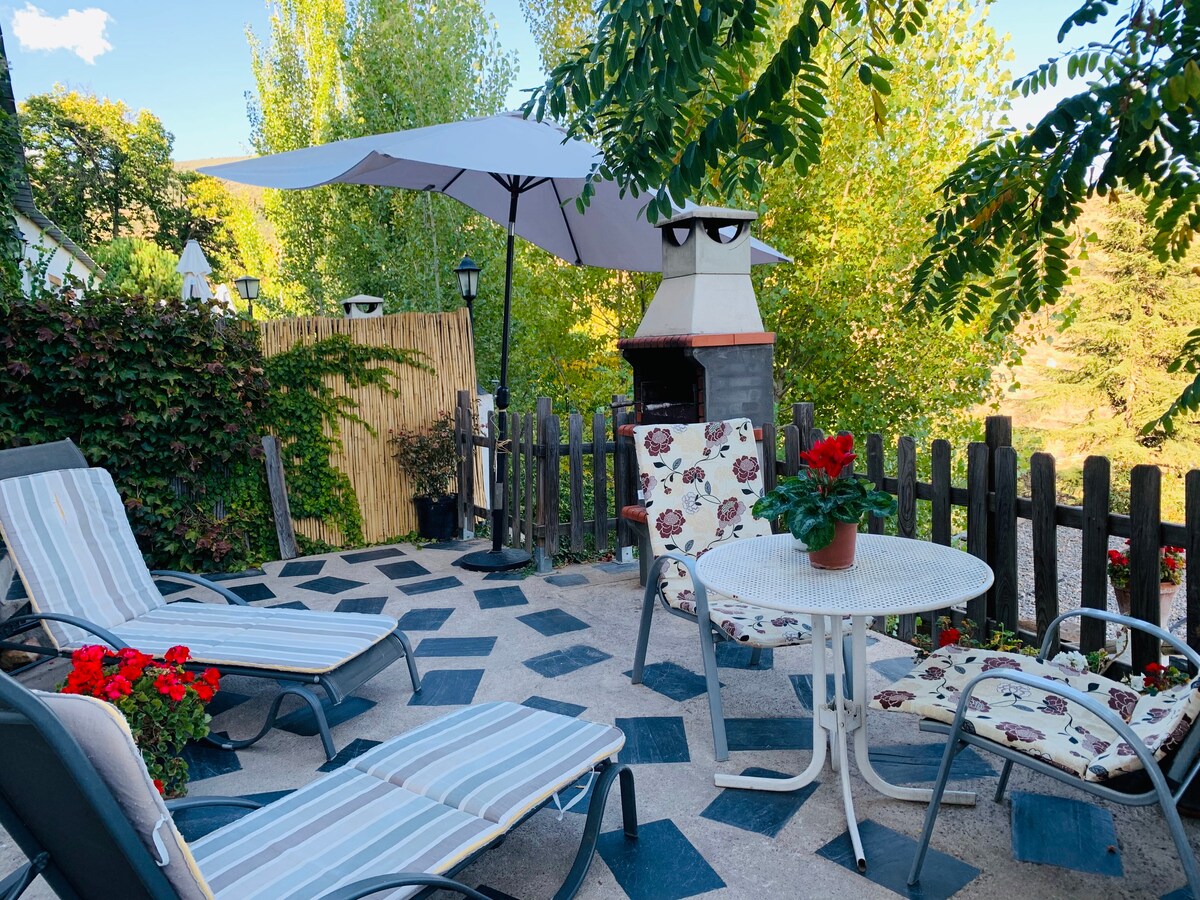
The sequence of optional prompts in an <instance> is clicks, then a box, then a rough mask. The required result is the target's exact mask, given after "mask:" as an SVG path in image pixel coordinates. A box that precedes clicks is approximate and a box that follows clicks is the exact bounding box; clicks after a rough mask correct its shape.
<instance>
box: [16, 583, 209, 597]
mask: <svg viewBox="0 0 1200 900" xmlns="http://www.w3.org/2000/svg"><path fill="white" fill-rule="evenodd" d="M14 583H15V582H14ZM154 586H155V587H156V588H158V592H159V593H160V594H162V595H163V596H164V597H170V596H171V595H172V594H178V593H179V592H180V591H186V590H187V589H188V588H189V587H192V586H193V585H189V584H184V583H183V582H182V581H166V580H165V579H164V580H160V581H156V582H154ZM7 599H9V600H16V599H17V598H16V597H8V598H7Z"/></svg>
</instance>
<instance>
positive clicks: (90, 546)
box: [0, 469, 165, 647]
mask: <svg viewBox="0 0 1200 900" xmlns="http://www.w3.org/2000/svg"><path fill="white" fill-rule="evenodd" d="M0 535H2V536H3V538H4V540H5V542H6V543H7V544H8V546H9V550H10V552H11V553H12V557H13V561H14V562H15V563H16V567H17V571H18V572H19V573H20V575H21V579H22V580H23V581H24V582H25V588H26V590H27V591H28V592H29V596H30V599H31V601H32V603H33V608H34V610H35V611H37V612H42V613H65V614H67V615H72V616H79V617H80V618H83V619H87V620H88V621H89V622H94V623H95V624H97V625H100V626H101V627H104V628H110V629H111V628H113V627H114V626H116V625H120V624H121V623H122V622H127V621H129V620H130V619H133V618H136V617H137V616H140V615H142V614H143V613H147V612H149V611H150V610H153V609H158V608H159V607H161V606H163V605H165V601H164V600H163V598H162V595H161V594H160V593H159V591H158V588H156V587H155V586H154V581H153V580H152V579H151V578H150V572H149V571H148V570H147V569H146V562H145V560H143V559H142V553H141V551H140V550H138V546H137V542H136V541H135V540H134V538H133V531H132V529H130V527H129V520H128V519H127V518H126V516H125V507H124V505H123V504H122V503H121V497H120V495H118V494H117V490H116V488H115V487H114V486H113V481H112V476H110V475H109V474H108V472H106V471H104V470H103V469H61V470H59V471H56V472H43V473H41V474H38V475H25V476H23V477H20V478H8V479H5V480H4V481H0ZM47 629H48V630H49V632H50V636H51V638H52V639H53V640H54V642H55V643H56V644H57V645H58V646H59V647H67V646H71V645H77V644H80V643H86V642H87V641H88V639H89V638H88V635H87V632H85V631H83V630H82V629H80V628H76V627H75V626H73V625H66V624H63V623H61V622H50V623H47Z"/></svg>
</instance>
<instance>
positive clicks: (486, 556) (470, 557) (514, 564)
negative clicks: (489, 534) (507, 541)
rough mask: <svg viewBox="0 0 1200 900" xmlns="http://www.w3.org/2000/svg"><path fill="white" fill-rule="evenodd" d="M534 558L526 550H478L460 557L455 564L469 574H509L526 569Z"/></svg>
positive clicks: (506, 548) (503, 548) (502, 548)
mask: <svg viewBox="0 0 1200 900" xmlns="http://www.w3.org/2000/svg"><path fill="white" fill-rule="evenodd" d="M532 558H533V557H531V556H530V555H529V554H528V553H526V552H525V551H524V550H517V549H515V548H513V547H501V548H500V549H499V550H476V551H475V552H474V553H468V554H466V555H465V556H460V557H459V558H458V559H457V560H456V561H455V563H454V564H455V565H456V566H462V567H463V568H464V569H466V570H467V571H469V572H508V571H511V570H512V569H523V568H525V567H526V566H527V565H529V563H530V560H531V559H532Z"/></svg>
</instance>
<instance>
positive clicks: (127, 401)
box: [0, 291, 273, 570]
mask: <svg viewBox="0 0 1200 900" xmlns="http://www.w3.org/2000/svg"><path fill="white" fill-rule="evenodd" d="M0 360H3V366H4V369H3V375H4V378H3V379H0V446H11V445H20V444H34V443H41V442H43V441H55V440H61V439H63V438H71V439H72V440H73V441H75V443H76V444H78V445H79V448H80V450H81V451H82V452H83V455H84V456H85V457H86V458H87V460H88V462H89V463H91V464H92V465H94V466H101V467H103V468H105V469H108V471H109V472H111V473H112V476H113V479H114V480H115V481H116V484H117V489H118V490H119V491H120V492H121V496H122V497H123V498H124V499H125V505H126V508H127V509H128V511H129V518H130V521H131V523H132V525H133V530H134V533H135V534H136V535H137V539H138V542H139V544H140V546H141V548H142V550H143V552H144V553H145V554H146V557H147V559H148V560H149V562H150V563H151V565H154V566H162V567H181V568H187V569H192V570H197V569H199V570H204V569H212V568H214V567H220V568H231V567H233V566H236V565H237V564H239V563H240V562H242V561H244V560H246V559H261V558H263V557H264V556H268V555H270V553H269V551H270V549H271V547H270V543H266V544H264V542H273V534H272V532H271V530H270V521H271V519H270V507H269V504H268V500H267V498H266V490H265V485H264V484H263V475H262V466H261V464H260V463H258V462H257V461H256V460H257V458H258V457H261V453H262V451H261V446H260V444H259V425H258V423H259V422H260V420H261V419H262V417H263V415H264V412H265V409H266V407H267V404H268V402H269V395H268V384H267V380H266V378H265V377H264V374H263V359H262V352H261V349H260V347H259V341H258V331H257V329H255V328H254V327H253V326H249V325H247V324H245V323H243V322H242V321H240V320H236V319H228V318H225V317H222V316H218V315H214V314H213V313H212V311H211V308H210V306H209V305H206V304H203V303H199V302H194V301H184V300H180V299H177V298H171V299H166V300H163V301H155V302H151V301H146V300H141V299H117V298H113V297H109V296H104V295H102V294H99V293H97V294H85V295H82V296H80V295H76V294H74V293H73V292H71V291H64V292H62V293H60V294H46V293H44V292H39V294H38V295H37V296H36V297H35V298H34V299H28V298H23V297H16V298H13V297H0Z"/></svg>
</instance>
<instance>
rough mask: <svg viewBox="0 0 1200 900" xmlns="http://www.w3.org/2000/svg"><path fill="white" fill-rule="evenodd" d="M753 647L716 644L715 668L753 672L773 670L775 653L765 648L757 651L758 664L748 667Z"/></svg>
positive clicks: (727, 642) (735, 643) (730, 642)
mask: <svg viewBox="0 0 1200 900" xmlns="http://www.w3.org/2000/svg"><path fill="white" fill-rule="evenodd" d="M753 652H754V648H753V647H747V646H746V645H745V644H739V643H738V642H737V641H721V643H719V644H717V666H718V667H719V668H722V669H752V670H753V671H755V672H758V671H764V672H765V671H766V670H768V669H773V668H775V651H774V650H772V649H771V648H770V647H765V648H763V649H762V650H760V651H759V654H758V662H757V663H755V664H754V665H750V654H751V653H753Z"/></svg>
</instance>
